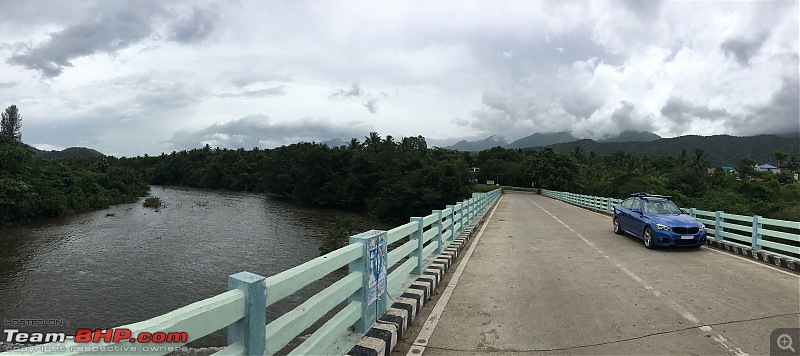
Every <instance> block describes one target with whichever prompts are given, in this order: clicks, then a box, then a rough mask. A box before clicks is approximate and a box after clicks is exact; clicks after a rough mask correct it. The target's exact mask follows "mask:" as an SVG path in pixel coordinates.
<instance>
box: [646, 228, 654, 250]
mask: <svg viewBox="0 0 800 356" xmlns="http://www.w3.org/2000/svg"><path fill="white" fill-rule="evenodd" d="M643 240H644V247H647V248H649V249H651V250H652V249H654V248H656V244H655V242H653V230H652V229H650V227H649V226H648V227H645V228H644V233H643Z"/></svg>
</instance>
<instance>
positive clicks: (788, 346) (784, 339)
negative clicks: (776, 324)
mask: <svg viewBox="0 0 800 356" xmlns="http://www.w3.org/2000/svg"><path fill="white" fill-rule="evenodd" d="M777 343H778V348H779V349H781V350H792V352H797V351H795V350H794V347H792V337H791V336H789V334H781V336H778V341H777Z"/></svg>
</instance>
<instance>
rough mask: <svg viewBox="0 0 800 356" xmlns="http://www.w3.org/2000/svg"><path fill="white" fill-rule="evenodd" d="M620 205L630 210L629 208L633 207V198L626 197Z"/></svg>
mask: <svg viewBox="0 0 800 356" xmlns="http://www.w3.org/2000/svg"><path fill="white" fill-rule="evenodd" d="M622 207H623V208H625V209H628V210H631V208H633V198H628V199H627V200H625V201H624V202H622Z"/></svg>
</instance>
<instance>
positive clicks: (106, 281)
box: [0, 187, 385, 347]
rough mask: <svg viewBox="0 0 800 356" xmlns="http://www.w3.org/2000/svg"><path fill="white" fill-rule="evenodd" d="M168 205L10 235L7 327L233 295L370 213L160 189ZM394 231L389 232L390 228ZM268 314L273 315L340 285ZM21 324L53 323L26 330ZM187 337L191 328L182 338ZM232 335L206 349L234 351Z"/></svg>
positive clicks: (1, 288) (127, 317)
mask: <svg viewBox="0 0 800 356" xmlns="http://www.w3.org/2000/svg"><path fill="white" fill-rule="evenodd" d="M150 194H151V195H152V196H157V197H160V198H161V200H162V201H163V202H164V204H165V207H163V208H161V209H160V210H159V211H155V210H154V209H151V208H144V207H143V206H142V204H141V201H142V200H141V199H140V200H139V202H137V203H131V204H123V205H117V206H113V207H111V208H110V209H106V210H99V211H93V212H87V213H81V214H74V215H71V216H67V217H64V218H60V219H53V220H46V221H38V222H33V223H29V224H25V225H24V226H20V227H15V228H10V229H5V230H0V322H2V323H3V324H2V325H1V326H0V329H8V328H17V329H20V330H21V331H23V332H34V331H42V332H66V333H67V334H74V332H75V329H77V328H109V327H115V326H120V325H125V324H130V323H133V322H137V321H142V320H146V319H149V318H152V317H154V316H157V315H161V314H164V313H167V312H169V311H172V310H174V309H177V308H180V307H182V306H185V305H187V304H191V303H193V302H196V301H199V300H201V299H205V298H208V297H212V296H214V295H216V294H219V293H222V292H224V291H226V290H227V278H228V275H231V274H234V273H237V272H241V271H249V272H252V273H256V274H260V275H262V276H271V275H274V274H275V273H278V272H281V271H284V270H286V269H288V268H291V267H294V266H296V265H299V264H301V263H303V262H305V261H308V260H310V259H312V258H314V257H317V256H318V255H319V251H318V249H317V248H318V246H319V244H320V241H321V240H322V238H323V236H324V235H325V230H326V229H327V228H329V227H331V226H332V225H333V221H334V219H335V217H337V216H348V217H351V218H353V220H355V221H356V224H357V225H358V227H359V229H360V230H359V231H364V230H369V229H372V228H380V227H381V226H380V225H379V224H378V223H376V222H375V221H372V220H370V219H369V218H368V217H366V216H364V215H359V214H354V213H349V212H342V211H338V210H325V209H318V208H312V207H308V206H303V205H298V204H294V203H292V202H288V201H284V200H277V199H273V198H269V197H265V196H264V195H259V194H251V193H239V192H220V191H208V190H197V189H184V188H174V187H152V188H151V192H150ZM384 228H385V226H384ZM343 273H344V272H342V271H340V272H337V273H335V274H334V275H333V276H332V277H328V278H327V279H325V280H323V281H322V283H318V284H317V285H315V286H313V287H309V288H308V289H306V290H302V291H300V292H299V293H296V295H293V296H290V297H289V298H287V299H286V300H284V301H281V302H279V303H278V304H276V305H275V306H274V307H273V306H270V308H268V319H274V318H275V317H277V316H279V315H281V314H283V313H284V312H285V311H287V310H289V309H290V308H292V307H293V306H294V305H297V304H298V303H299V302H301V301H302V300H305V299H306V298H308V296H310V295H312V293H315V292H316V291H318V290H321V288H323V286H324V285H325V284H329V283H331V281H332V280H334V279H335V278H339V277H341V276H342V275H343ZM20 319H35V320H41V321H42V323H44V324H52V325H49V326H47V325H45V326H17V327H12V324H11V323H14V322H18V320H20ZM176 331H179V330H176ZM225 344H226V340H225V332H224V330H223V331H220V332H217V333H215V334H212V335H211V336H208V337H206V338H203V339H202V340H200V341H199V342H195V343H193V344H192V345H193V346H194V347H206V346H221V345H225Z"/></svg>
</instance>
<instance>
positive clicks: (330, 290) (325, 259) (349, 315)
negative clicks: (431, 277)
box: [0, 189, 502, 355]
mask: <svg viewBox="0 0 800 356" xmlns="http://www.w3.org/2000/svg"><path fill="white" fill-rule="evenodd" d="M501 193H502V191H501V189H495V190H493V191H491V192H488V193H473V195H472V198H470V199H467V200H464V201H462V202H459V203H457V204H455V205H448V206H447V207H446V208H445V209H443V210H434V211H433V212H432V213H431V214H429V215H427V216H424V217H412V218H411V219H410V220H411V221H410V222H408V223H406V224H403V225H400V226H397V227H395V228H393V229H391V230H389V231H376V230H372V231H368V232H365V233H362V234H358V235H354V236H351V237H350V244H348V245H347V246H344V247H342V248H340V249H337V250H335V251H332V252H330V253H328V254H325V255H323V256H320V257H317V258H315V259H312V260H310V261H308V262H305V263H303V264H301V265H299V266H296V267H293V268H291V269H288V270H286V271H283V272H280V273H278V274H276V275H274V276H271V277H268V278H265V277H262V276H259V275H256V274H252V273H249V272H240V273H237V274H234V275H231V276H229V278H228V289H229V290H228V291H227V292H225V293H222V294H219V295H216V296H214V297H211V298H208V299H204V300H201V301H199V302H196V303H192V304H189V305H187V306H185V307H182V308H179V309H177V310H174V311H171V312H169V313H167V314H164V315H160V316H157V317H154V318H152V319H148V320H145V321H142V322H138V323H134V324H129V325H124V326H119V327H117V328H115V329H129V330H130V334H131V336H133V337H135V336H136V335H139V334H141V333H145V332H147V333H152V334H156V333H164V335H165V336H169V335H170V333H172V332H181V333H183V332H185V333H186V335H187V338H186V339H180V340H174V341H175V342H165V343H152V342H150V343H136V342H132V341H136V340H134V339H130V338H129V337H125V338H116V337H115V336H114V335H109V336H108V338H101V341H102V342H99V343H82V342H77V343H76V342H75V341H66V342H55V343H50V344H44V345H39V346H38V347H37V348H36V349H35V350H39V351H41V352H28V351H26V349H19V350H12V351H9V352H3V353H0V355H20V354H24V355H30V354H39V355H54V354H57V355H87V354H97V353H98V352H101V353H104V352H105V353H112V352H114V351H120V352H123V353H125V354H141V355H164V354H167V353H170V352H172V351H174V350H175V349H176V348H179V347H181V346H183V345H185V344H187V343H189V342H191V341H194V340H197V339H199V338H201V337H203V336H206V335H209V334H211V333H213V332H215V331H217V330H220V329H223V328H227V332H228V346H227V347H225V348H223V349H222V350H220V351H219V352H217V353H216V354H220V355H255V354H258V355H260V354H267V355H271V354H274V353H276V352H278V351H281V350H282V349H284V348H285V347H286V346H287V345H289V343H291V342H292V341H293V340H295V338H297V337H298V336H299V335H300V334H301V333H303V332H304V331H306V330H308V328H309V327H311V326H312V325H314V324H315V323H317V322H318V321H320V320H321V319H322V318H323V317H324V316H325V315H327V314H328V313H329V312H331V311H333V310H334V309H335V308H336V307H337V306H339V305H340V304H344V307H343V308H341V309H340V310H339V311H338V312H336V314H335V315H334V316H332V317H331V318H330V319H328V320H327V321H325V322H324V323H323V325H322V326H321V327H319V328H318V329H316V330H315V331H313V333H312V334H311V335H310V336H308V337H307V338H305V340H304V341H303V342H302V343H300V345H299V346H297V347H296V348H294V349H293V350H291V351H289V353H290V354H298V355H308V354H321V353H324V352H325V350H327V349H329V348H331V347H332V346H333V345H334V344H336V343H337V341H341V340H349V339H353V340H354V341H353V344H354V343H355V341H356V340H357V337H358V336H359V335H363V333H364V332H365V331H366V330H368V329H369V328H370V327H371V326H372V324H373V323H375V321H376V320H377V317H378V316H380V315H381V314H383V312H384V311H386V309H387V306H386V304H387V303H386V300H387V297H392V298H396V297H398V296H399V294H400V293H402V291H403V290H405V289H406V288H408V287H409V286H410V285H411V282H412V281H413V280H414V279H415V278H416V277H417V276H418V275H419V274H421V273H422V271H423V270H424V267H425V266H426V264H429V263H430V261H432V260H433V259H435V257H437V256H438V255H439V254H440V253H441V251H442V249H443V248H445V247H447V246H448V245H449V244H450V243H451V242H452V241H453V240H454V239H455V238H456V237H457V236H458V234H459V233H460V232H461V231H462V230H463V229H464V228H465V227H466V226H467V225H469V224H470V222H471V221H472V220H473V219H474V218H475V217H477V216H478V214H480V213H481V212H482V211H483V210H484V209H485V208H486V207H487V206H489V205H490V204H492V202H494V200H495V199H497V197H498V196H499V195H500V194H501ZM380 239H382V240H380ZM377 240H380V242H379V243H381V244H380V245H377V246H378V247H379V249H382V251H377V252H378V253H379V254H380V255H381V256H382V258H379V260H380V263H382V264H384V266H385V271H390V270H391V272H389V273H388V274H385V278H384V280H385V285H384V286H383V287H382V288H378V289H377V290H379V291H380V292H379V294H378V295H370V294H369V291H371V290H372V289H370V288H369V287H371V286H372V284H374V282H375V281H374V279H373V280H370V276H369V274H370V273H372V272H373V270H374V268H372V269H371V267H372V266H371V264H374V263H375V262H376V259H375V258H374V257H376V256H374V252H376V251H375V250H374V249H371V248H373V247H375V246H376V245H374V244H375V242H376V241H377ZM406 240H407V241H406ZM398 244H399V246H398ZM389 245H395V246H396V247H394V248H392V249H391V250H390V251H387V246H389ZM344 266H348V269H349V272H348V274H347V275H346V276H344V277H342V278H341V279H339V280H337V281H335V282H333V283H332V284H331V285H330V286H328V287H326V288H324V289H323V290H322V291H320V292H318V293H317V294H315V295H313V296H311V297H310V298H308V299H307V300H305V301H304V302H302V303H301V304H300V305H299V306H297V307H296V308H294V309H293V310H291V311H289V312H287V313H285V314H283V315H281V316H280V317H278V318H277V319H275V320H274V321H272V322H270V323H269V324H266V311H267V309H268V308H269V306H270V305H273V304H274V303H275V302H277V301H279V300H281V299H283V298H286V297H288V296H290V295H292V294H293V293H295V292H297V291H299V290H300V289H302V288H304V287H306V286H308V285H310V284H312V283H314V282H315V281H317V280H319V279H321V278H323V277H325V276H327V275H328V274H330V273H331V272H333V271H336V270H338V269H340V268H342V267H344ZM371 283H372V284H371ZM373 299H374V300H373ZM351 329H354V330H355V331H351ZM153 339H156V338H155V337H154V338H153ZM156 340H157V339H156ZM168 341H173V340H168ZM350 346H352V345H350ZM346 351H347V350H345V351H344V352H346Z"/></svg>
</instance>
